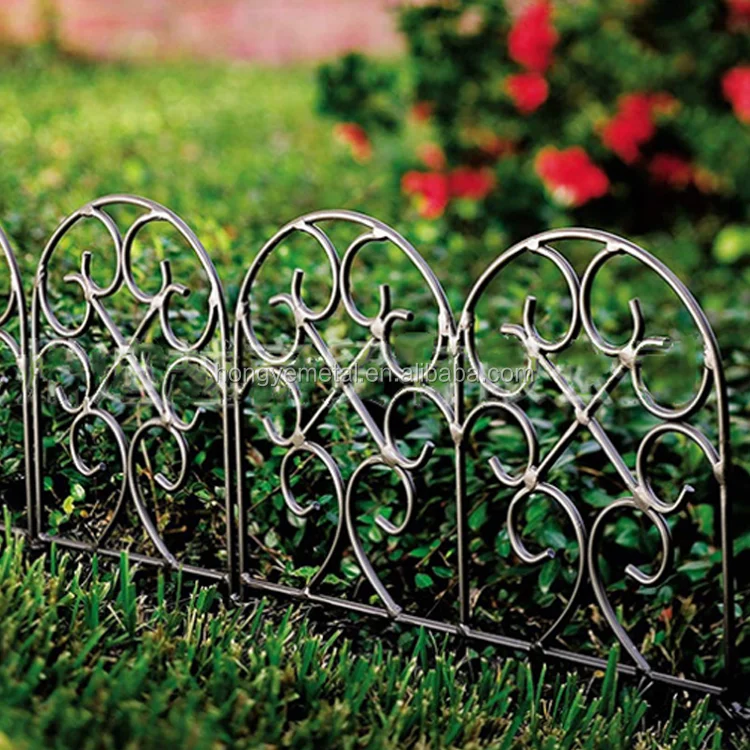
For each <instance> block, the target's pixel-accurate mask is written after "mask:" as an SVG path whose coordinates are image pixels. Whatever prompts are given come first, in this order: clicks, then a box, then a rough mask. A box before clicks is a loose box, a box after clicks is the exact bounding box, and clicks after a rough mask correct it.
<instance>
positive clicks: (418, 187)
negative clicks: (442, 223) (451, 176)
mask: <svg viewBox="0 0 750 750" xmlns="http://www.w3.org/2000/svg"><path fill="white" fill-rule="evenodd" d="M401 189H402V190H403V191H404V193H406V194H407V195H415V196H417V199H418V200H417V204H418V210H419V213H420V215H421V216H423V217H424V218H425V219H436V218H437V217H438V216H442V214H443V211H445V207H446V206H447V205H448V200H449V199H450V190H449V185H448V176H447V175H445V174H442V173H440V172H407V173H406V174H405V175H404V176H403V178H402V179H401Z"/></svg>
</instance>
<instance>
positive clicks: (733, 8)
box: [727, 0, 750, 31]
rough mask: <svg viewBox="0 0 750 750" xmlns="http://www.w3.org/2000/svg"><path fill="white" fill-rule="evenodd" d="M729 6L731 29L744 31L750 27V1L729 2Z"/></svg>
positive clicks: (730, 0)
mask: <svg viewBox="0 0 750 750" xmlns="http://www.w3.org/2000/svg"><path fill="white" fill-rule="evenodd" d="M727 5H728V6H729V24H728V25H729V28H730V29H731V30H732V31H744V30H746V29H747V28H748V27H750V0H727Z"/></svg>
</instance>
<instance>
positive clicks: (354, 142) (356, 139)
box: [333, 122, 372, 162]
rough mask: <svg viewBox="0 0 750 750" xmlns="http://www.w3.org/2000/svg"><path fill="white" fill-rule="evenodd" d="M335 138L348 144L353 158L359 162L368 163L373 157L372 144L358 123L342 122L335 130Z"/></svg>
mask: <svg viewBox="0 0 750 750" xmlns="http://www.w3.org/2000/svg"><path fill="white" fill-rule="evenodd" d="M333 134H334V136H335V137H336V138H337V139H338V140H339V141H341V142H342V143H346V144H347V145H348V146H349V148H350V149H351V152H352V156H353V157H354V158H355V159H356V160H357V161H359V162H363V161H368V160H369V159H370V157H371V156H372V144H371V143H370V139H369V138H368V136H367V133H366V132H365V130H364V128H363V127H362V126H361V125H357V123H356V122H340V123H339V124H338V125H336V126H335V127H334V129H333Z"/></svg>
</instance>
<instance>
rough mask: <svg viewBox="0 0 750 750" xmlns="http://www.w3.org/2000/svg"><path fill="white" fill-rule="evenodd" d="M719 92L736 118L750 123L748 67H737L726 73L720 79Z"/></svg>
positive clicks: (749, 71) (749, 73) (749, 77)
mask: <svg viewBox="0 0 750 750" xmlns="http://www.w3.org/2000/svg"><path fill="white" fill-rule="evenodd" d="M721 90H722V92H723V93H724V98H725V99H726V100H727V101H729V102H731V104H732V108H733V109H734V114H735V115H737V118H738V119H739V120H741V121H742V122H745V123H750V65H738V66H737V67H736V68H732V69H731V70H729V71H727V72H726V73H725V74H724V77H723V78H722V79H721Z"/></svg>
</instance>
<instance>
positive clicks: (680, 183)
mask: <svg viewBox="0 0 750 750" xmlns="http://www.w3.org/2000/svg"><path fill="white" fill-rule="evenodd" d="M648 171H649V174H650V175H651V177H652V178H653V179H654V180H655V181H656V182H661V183H664V184H665V185H670V186H671V187H674V188H678V189H682V188H686V187H687V186H688V185H689V184H690V183H691V182H692V181H693V165H692V164H691V163H690V162H689V161H688V160H687V159H685V158H684V157H682V156H678V155H677V154H666V153H659V154H654V157H653V158H652V159H651V163H650V164H649V165H648Z"/></svg>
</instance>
